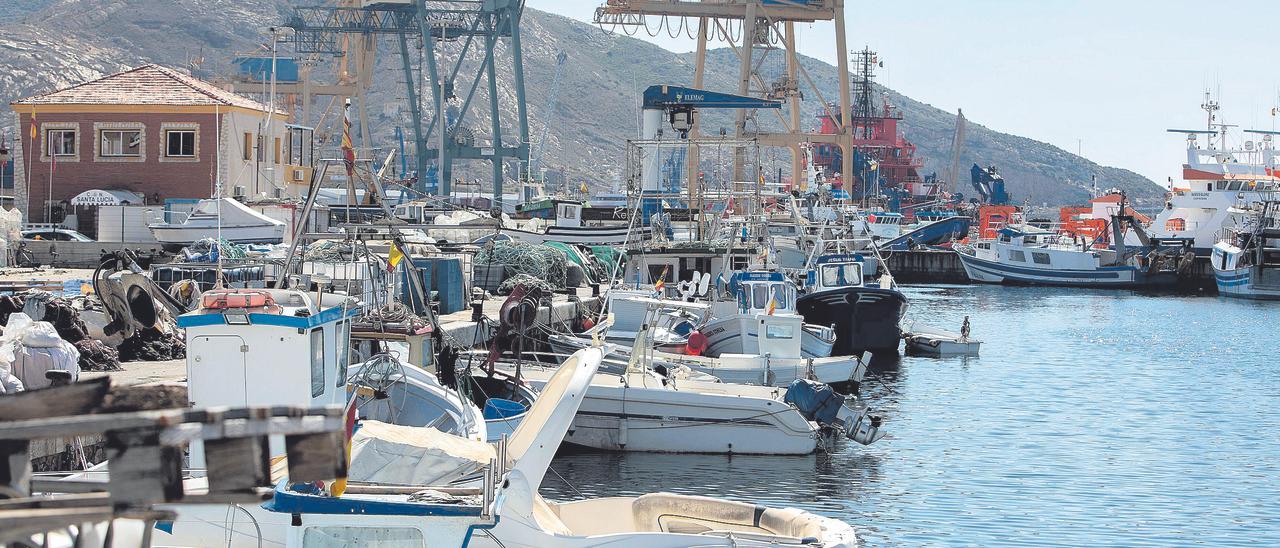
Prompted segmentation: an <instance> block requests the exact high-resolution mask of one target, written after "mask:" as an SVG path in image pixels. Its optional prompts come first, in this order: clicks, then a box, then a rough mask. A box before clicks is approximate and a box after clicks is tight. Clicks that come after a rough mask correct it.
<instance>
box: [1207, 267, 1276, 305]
mask: <svg viewBox="0 0 1280 548" xmlns="http://www.w3.org/2000/svg"><path fill="white" fill-rule="evenodd" d="M1261 274H1262V275H1261V276H1259V272H1258V271H1257V269H1255V268H1253V267H1243V268H1235V269H1230V270H1220V269H1218V268H1216V267H1215V268H1214V269H1213V279H1214V282H1215V283H1216V284H1217V285H1218V294H1220V295H1223V296H1226V297H1236V298H1241V299H1259V300H1280V270H1276V271H1271V272H1262V273H1261ZM1259 278H1263V280H1265V281H1271V282H1273V283H1270V284H1267V283H1259V281H1260V280H1259Z"/></svg>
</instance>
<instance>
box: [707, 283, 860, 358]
mask: <svg viewBox="0 0 1280 548" xmlns="http://www.w3.org/2000/svg"><path fill="white" fill-rule="evenodd" d="M728 294H729V296H730V297H731V300H719V301H713V302H712V318H711V319H710V320H709V321H707V323H706V324H705V325H703V326H701V327H700V328H699V329H698V331H699V332H700V333H701V334H702V335H703V336H705V337H706V339H707V344H706V350H705V351H704V352H703V354H705V355H707V356H711V357H722V356H731V355H737V354H764V353H766V352H773V354H772V356H773V357H775V358H784V359H798V358H825V357H828V356H830V355H831V349H832V347H833V346H834V345H835V343H836V333H835V330H833V329H832V328H831V327H828V326H824V325H815V324H809V323H805V322H804V318H803V317H802V316H800V315H798V314H796V285H795V283H794V282H792V281H791V280H789V279H787V278H786V277H785V276H783V275H782V273H780V272H738V273H735V274H734V275H733V276H732V277H731V278H730V279H729V281H728ZM793 320H794V321H793ZM768 326H773V327H768ZM770 339H781V340H787V341H789V340H792V339H794V340H796V341H797V342H799V343H800V344H799V346H798V347H796V348H794V350H795V352H794V353H793V352H792V346H791V345H789V344H771V343H769V342H767V341H769V340H770ZM765 347H769V348H771V350H763V349H764V348H765Z"/></svg>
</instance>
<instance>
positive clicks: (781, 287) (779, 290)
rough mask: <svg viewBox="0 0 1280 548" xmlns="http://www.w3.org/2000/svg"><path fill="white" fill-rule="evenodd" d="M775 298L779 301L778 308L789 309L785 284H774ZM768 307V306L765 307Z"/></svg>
mask: <svg viewBox="0 0 1280 548" xmlns="http://www.w3.org/2000/svg"><path fill="white" fill-rule="evenodd" d="M773 298H774V299H775V300H776V301H777V305H776V306H777V307H778V308H784V309H785V308H787V286H786V285H785V284H773ZM765 306H766V307H767V306H768V305H767V304H766V305H765Z"/></svg>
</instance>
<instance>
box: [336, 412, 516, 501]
mask: <svg viewBox="0 0 1280 548" xmlns="http://www.w3.org/2000/svg"><path fill="white" fill-rule="evenodd" d="M495 456H496V452H495V450H494V447H493V446H492V445H490V444H488V443H485V442H482V441H477V440H469V439H465V438H460V437H458V436H454V435H452V434H446V433H444V432H441V431H439V430H436V429H434V428H422V427H415V426H396V425H394V424H387V423H385V422H379V421H371V420H364V421H361V422H360V428H359V429H357V430H356V433H355V435H354V436H353V437H352V440H351V467H350V470H349V472H348V479H349V480H351V481H355V482H372V483H379V484H384V485H423V486H429V485H442V484H446V483H448V482H450V481H453V480H455V479H458V478H461V477H463V476H465V475H467V474H469V473H471V472H474V471H476V470H479V469H480V468H481V467H482V466H484V465H486V464H488V463H489V460H490V459H493V458H495Z"/></svg>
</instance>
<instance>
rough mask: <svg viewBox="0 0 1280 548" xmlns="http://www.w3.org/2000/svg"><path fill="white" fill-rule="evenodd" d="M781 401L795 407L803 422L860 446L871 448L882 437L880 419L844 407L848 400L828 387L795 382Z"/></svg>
mask: <svg viewBox="0 0 1280 548" xmlns="http://www.w3.org/2000/svg"><path fill="white" fill-rule="evenodd" d="M782 401H784V402H786V403H789V404H791V405H794V406H796V409H798V410H799V411H800V414H801V415H804V417H805V418H806V419H809V420H811V421H814V422H816V423H818V424H820V425H822V426H825V427H828V428H832V429H834V430H836V431H837V432H841V433H843V434H844V436H845V437H847V438H849V439H851V440H853V441H856V442H858V443H861V444H863V445H871V444H872V443H874V442H876V440H879V439H880V438H883V437H884V433H883V432H881V431H880V424H881V419H880V417H879V416H876V415H872V414H870V411H869V410H868V409H866V408H861V409H855V408H852V407H850V406H847V405H845V402H846V401H847V398H846V397H845V396H843V395H841V394H840V393H839V392H836V391H835V390H834V389H833V388H831V387H830V386H829V385H826V384H823V383H820V382H817V381H811V380H808V379H796V380H795V381H793V382H792V383H791V385H790V386H788V387H787V393H786V394H785V395H784V396H783V397H782Z"/></svg>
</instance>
